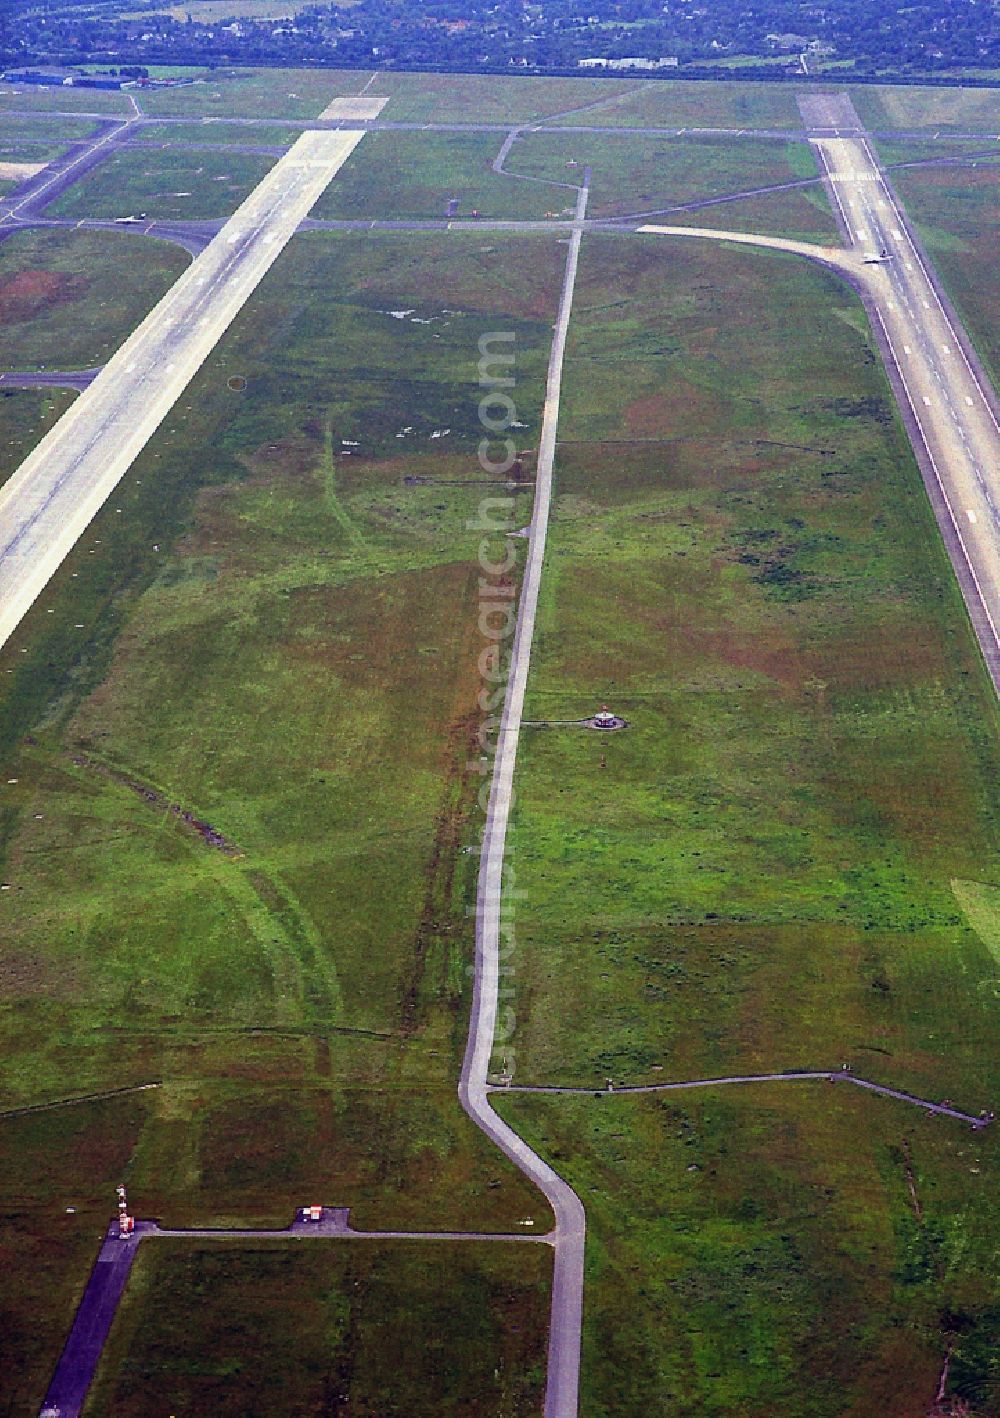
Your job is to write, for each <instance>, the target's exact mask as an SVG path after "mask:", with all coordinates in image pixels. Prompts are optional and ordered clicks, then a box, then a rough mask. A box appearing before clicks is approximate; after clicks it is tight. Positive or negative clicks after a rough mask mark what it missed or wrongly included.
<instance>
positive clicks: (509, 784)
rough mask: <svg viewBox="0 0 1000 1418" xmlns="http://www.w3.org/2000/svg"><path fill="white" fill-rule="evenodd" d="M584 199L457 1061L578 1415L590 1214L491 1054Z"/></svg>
mask: <svg viewBox="0 0 1000 1418" xmlns="http://www.w3.org/2000/svg"><path fill="white" fill-rule="evenodd" d="M586 208H587V187H586V179H585V185H584V187H583V188H582V189H581V190H580V192H579V194H578V199H577V205H576V220H575V222H574V226H573V234H572V236H571V237H570V244H569V252H568V255H567V258H566V269H565V275H564V277H563V287H562V295H561V297H560V300H559V313H558V316H557V317H556V326H555V335H554V337H553V340H552V352H551V355H550V357H549V370H548V379H547V382H546V386H545V407H544V411H543V414H542V430H541V435H540V438H539V445H538V463H537V474H536V481H535V503H534V510H533V512H532V518H531V527H530V532H529V542H528V561H527V565H526V567H525V572H524V580H523V584H522V586H521V596H520V601H519V603H518V613H517V628H516V631H515V634H514V647H513V650H512V652H511V664H510V678H509V680H508V682H507V694H506V697H505V700H504V707H503V715H502V718H501V722H500V729H499V733H498V735H497V750H496V759H495V762H494V767H493V784H492V789H491V792H490V801H489V807H488V809H487V814H486V827H485V830H484V832H483V847H482V853H481V855H480V863H479V887H478V892H477V897H476V972H475V980H474V984H473V996H472V1018H471V1021H470V1025H469V1043H468V1047H467V1049H466V1053H465V1059H464V1062H463V1064H462V1077H461V1082H460V1084H459V1090H458V1091H459V1097H460V1098H461V1100H462V1106H463V1108H464V1109H465V1111H466V1112H467V1113H468V1114H469V1116H470V1117H471V1118H472V1120H473V1121H474V1122H475V1123H476V1124H477V1125H478V1126H479V1127H480V1128H482V1130H483V1132H484V1133H485V1134H486V1136H487V1137H489V1138H490V1139H491V1140H492V1141H493V1142H495V1143H496V1145H497V1146H498V1147H499V1148H500V1149H501V1151H503V1152H505V1153H506V1154H507V1156H508V1157H509V1158H510V1159H511V1161H513V1162H514V1163H515V1164H516V1165H517V1166H518V1167H519V1168H520V1169H521V1171H522V1172H523V1173H524V1174H525V1176H527V1177H530V1178H531V1180H532V1181H533V1182H534V1183H535V1185H536V1186H538V1187H539V1188H540V1189H541V1191H543V1192H544V1194H545V1196H546V1197H547V1198H548V1201H549V1204H550V1205H551V1207H552V1210H553V1212H554V1213H555V1219H556V1224H555V1231H554V1232H553V1233H552V1240H553V1244H554V1248H555V1257H554V1264H553V1271H552V1308H551V1320H550V1325H549V1359H548V1373H547V1380H546V1390H545V1418H576V1413H577V1406H578V1395H579V1386H580V1341H581V1331H582V1325H583V1252H584V1242H585V1239H586V1216H585V1214H584V1210H583V1204H582V1202H581V1201H580V1198H579V1197H578V1196H577V1194H576V1192H575V1191H574V1190H573V1188H572V1187H571V1186H569V1184H568V1183H567V1182H565V1181H563V1179H562V1177H560V1176H559V1174H558V1173H557V1172H554V1171H553V1170H552V1168H551V1167H550V1166H549V1165H548V1163H547V1162H543V1161H542V1159H541V1158H540V1157H539V1156H538V1154H537V1153H536V1152H533V1151H532V1149H531V1148H530V1147H529V1146H528V1144H527V1143H526V1142H525V1141H524V1140H523V1139H522V1138H520V1137H518V1135H517V1133H516V1132H514V1130H513V1128H511V1127H508V1125H507V1124H506V1123H505V1122H504V1121H503V1119H502V1118H501V1117H499V1116H498V1114H497V1113H495V1112H494V1111H493V1107H492V1105H491V1103H490V1096H489V1082H488V1077H489V1067H490V1056H491V1055H492V1053H493V1041H494V1038H495V1036H496V1024H497V1007H498V996H499V986H500V935H501V929H502V924H501V912H502V909H503V899H502V890H503V869H504V853H505V850H506V841H507V820H508V817H509V814H510V805H511V796H512V793H513V781H514V763H515V760H516V758H517V744H518V737H519V733H520V728H521V716H522V712H523V708H524V692H525V687H526V685H527V680H528V664H529V661H530V659H531V641H532V637H533V635H534V632H535V612H536V610H537V607H538V588H539V584H540V582H541V576H542V563H543V560H544V557H545V537H546V532H547V530H548V521H549V504H550V500H551V495H552V466H553V462H554V460H555V451H556V430H557V428H558V424H559V395H560V390H561V386H562V367H563V356H564V353H565V349H566V333H567V330H568V329H569V317H570V311H571V310H572V307H573V290H574V287H575V285H576V269H577V263H578V260H579V255H580V241H581V238H582V236H583V219H584V215H585V213H586Z"/></svg>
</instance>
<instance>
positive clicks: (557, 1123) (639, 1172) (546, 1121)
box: [500, 1083, 1000, 1418]
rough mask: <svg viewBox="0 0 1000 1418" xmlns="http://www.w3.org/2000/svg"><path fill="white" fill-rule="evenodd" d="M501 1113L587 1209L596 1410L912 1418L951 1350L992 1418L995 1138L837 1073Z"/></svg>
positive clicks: (960, 1374)
mask: <svg viewBox="0 0 1000 1418" xmlns="http://www.w3.org/2000/svg"><path fill="white" fill-rule="evenodd" d="M500 1106H501V1108H502V1111H503V1114H504V1116H505V1117H507V1118H508V1119H509V1120H510V1121H511V1122H512V1123H513V1124H514V1126H515V1127H517V1128H518V1130H520V1131H523V1132H524V1133H525V1135H526V1136H527V1137H528V1138H529V1140H531V1141H532V1142H533V1143H535V1144H536V1145H538V1146H539V1147H541V1149H542V1151H543V1152H544V1154H545V1155H546V1156H549V1157H553V1158H555V1159H556V1165H557V1166H558V1168H559V1170H560V1172H562V1173H563V1175H564V1176H566V1177H567V1178H568V1179H569V1180H570V1181H571V1182H572V1183H573V1185H574V1186H575V1187H576V1188H577V1190H578V1192H579V1194H580V1195H581V1197H582V1198H583V1200H584V1203H585V1205H586V1207H587V1228H588V1229H587V1292H586V1293H587V1302H586V1306H585V1311H584V1364H583V1375H582V1385H583V1398H582V1411H583V1412H584V1413H586V1414H587V1415H588V1418H624V1415H633V1414H635V1415H638V1414H647V1413H664V1414H670V1415H672V1418H673V1415H676V1418H731V1415H733V1414H740V1415H741V1418H774V1415H779V1414H780V1415H781V1418H841V1416H842V1415H844V1414H851V1415H857V1418H862V1416H864V1418H868V1415H871V1414H876V1413H877V1414H879V1415H880V1418H910V1415H913V1414H925V1413H929V1412H931V1411H933V1409H932V1404H933V1399H934V1396H935V1393H936V1391H937V1385H938V1379H939V1375H940V1373H941V1370H942V1367H943V1364H944V1358H945V1353H946V1351H947V1350H948V1349H949V1348H953V1350H954V1352H953V1357H952V1363H951V1369H950V1376H949V1383H948V1393H949V1395H950V1396H951V1397H952V1398H955V1399H957V1398H963V1399H964V1400H965V1401H967V1402H968V1403H969V1404H970V1408H969V1410H967V1411H969V1412H971V1413H974V1414H976V1415H977V1418H988V1415H993V1414H995V1413H996V1412H997V1403H996V1382H997V1370H996V1350H995V1347H993V1345H994V1343H995V1337H996V1332H997V1322H998V1318H1000V1296H998V1295H997V1293H996V1290H995V1258H996V1250H997V1244H998V1241H1000V1236H998V1232H997V1216H996V1208H995V1207H994V1206H993V1205H992V1202H991V1195H992V1193H991V1181H990V1179H991V1177H995V1174H996V1173H995V1158H996V1148H997V1142H996V1135H995V1134H994V1133H989V1132H987V1133H983V1134H977V1135H975V1136H972V1135H970V1134H969V1133H968V1132H966V1131H965V1130H960V1129H958V1128H956V1127H955V1126H954V1125H952V1124H944V1125H943V1126H942V1121H943V1120H941V1119H926V1118H924V1117H922V1116H921V1115H920V1114H919V1113H917V1114H908V1113H907V1112H906V1111H905V1110H901V1108H900V1105H896V1104H893V1103H890V1102H889V1101H888V1100H885V1099H876V1098H869V1097H865V1096H862V1095H860V1094H859V1093H858V1092H856V1091H855V1090H848V1089H847V1088H845V1087H843V1086H831V1085H830V1084H826V1083H814V1084H805V1083H788V1084H779V1085H770V1086H768V1085H760V1086H748V1087H744V1088H730V1089H714V1090H707V1091H704V1092H697V1093H682V1094H671V1095H667V1096H665V1097H663V1098H662V1099H654V1098H645V1099H641V1100H639V1099H624V1098H622V1097H618V1098H615V1099H611V1098H602V1097H598V1098H590V1099H587V1098H582V1099H552V1098H527V1097H524V1096H520V1097H517V1096H511V1097H504V1098H503V1099H502V1100H501V1103H500ZM910 1180H912V1183H913V1191H912V1192H911V1190H910ZM914 1197H915V1198H916V1202H915V1203H914ZM956 1411H958V1410H956ZM963 1411H964V1410H963Z"/></svg>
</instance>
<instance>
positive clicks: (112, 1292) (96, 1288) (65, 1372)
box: [41, 1220, 138, 1418]
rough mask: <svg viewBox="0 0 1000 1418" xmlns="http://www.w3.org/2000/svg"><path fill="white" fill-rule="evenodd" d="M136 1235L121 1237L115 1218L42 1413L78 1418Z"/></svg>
mask: <svg viewBox="0 0 1000 1418" xmlns="http://www.w3.org/2000/svg"><path fill="white" fill-rule="evenodd" d="M137 1249H138V1248H137V1246H136V1244H135V1242H134V1241H128V1240H124V1241H123V1240H122V1239H121V1237H120V1236H119V1234H118V1222H117V1220H116V1221H113V1222H112V1223H111V1226H110V1227H109V1228H108V1233H107V1235H106V1237H105V1239H104V1244H103V1245H102V1246H101V1249H100V1252H99V1254H98V1257H97V1260H96V1262H95V1264H94V1268H93V1270H92V1271H91V1272H90V1279H89V1280H88V1281H87V1288H86V1290H85V1291H84V1292H83V1299H82V1300H81V1301H80V1305H79V1308H78V1309H77V1312H76V1316H75V1318H74V1320H73V1326H72V1328H71V1329H70V1332H69V1338H68V1339H67V1341H66V1346H65V1348H64V1349H63V1352H62V1354H61V1355H60V1356H59V1363H58V1364H57V1365H56V1371H55V1373H54V1374H53V1376H52V1382H51V1383H50V1384H49V1388H48V1392H47V1393H46V1395H45V1402H44V1403H43V1404H42V1410H41V1418H78V1414H79V1412H80V1410H81V1409H82V1407H83V1404H84V1400H85V1399H86V1397H87V1390H88V1389H89V1388H90V1385H91V1382H92V1381H93V1377H94V1372H95V1370H96V1368H97V1362H98V1360H99V1359H100V1357H101V1351H102V1349H103V1348H104V1344H105V1341H106V1340H107V1337H108V1334H109V1332H110V1330H111V1322H112V1320H113V1319H114V1317H115V1311H116V1310H117V1308H118V1302H119V1300H120V1299H121V1297H122V1292H123V1291H124V1289H125V1285H126V1282H127V1281H128V1277H129V1271H130V1270H131V1269H132V1263H133V1261H134V1260H135V1257H136V1251H137Z"/></svg>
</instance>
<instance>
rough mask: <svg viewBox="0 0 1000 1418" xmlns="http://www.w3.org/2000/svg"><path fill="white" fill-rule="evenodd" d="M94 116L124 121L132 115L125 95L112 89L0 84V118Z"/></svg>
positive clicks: (130, 106)
mask: <svg viewBox="0 0 1000 1418" xmlns="http://www.w3.org/2000/svg"><path fill="white" fill-rule="evenodd" d="M8 110H10V111H11V112H15V111H16V112H17V113H19V114H20V113H24V112H26V111H28V110H31V111H32V112H35V113H95V114H102V115H108V116H115V115H117V116H121V117H125V116H127V115H128V114H130V113H131V112H132V105H131V104H130V103H129V101H128V96H127V94H123V93H120V92H117V93H116V92H115V91H114V90H113V89H77V88H73V87H63V86H62V85H59V86H57V87H56V88H46V87H43V86H41V85H35V84H0V114H4V113H6V112H7V111H8Z"/></svg>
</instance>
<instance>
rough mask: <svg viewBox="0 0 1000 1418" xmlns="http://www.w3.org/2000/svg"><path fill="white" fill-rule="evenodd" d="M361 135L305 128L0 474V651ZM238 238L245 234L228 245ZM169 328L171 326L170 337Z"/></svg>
mask: <svg viewBox="0 0 1000 1418" xmlns="http://www.w3.org/2000/svg"><path fill="white" fill-rule="evenodd" d="M363 137H364V132H363V130H350V131H347V130H337V131H330V130H323V131H315V130H314V131H311V132H306V133H303V134H302V136H301V137H300V138H298V139H297V140H296V142H295V144H294V145H293V146H292V147H291V148H290V149H289V151H288V152H287V153H286V154H285V156H284V157H282V158H280V159H279V160H278V162H277V163H276V164H275V165H274V167H273V168H272V169H271V170H270V172H269V173H268V174H267V176H266V177H265V178H264V179H263V181H262V182H261V183H260V184H259V185H258V186H257V187H256V188H255V189H254V190H253V192H251V193H250V195H249V196H248V197H247V199H246V200H245V201H244V202H243V203H242V204H241V206H240V207H239V208H238V209H237V211H236V212H235V213H234V214H233V216H232V217H230V219H229V221H228V222H227V223H226V224H225V226H223V228H222V230H221V231H220V232H219V233H218V235H217V236H215V237H214V238H213V239H212V241H210V242H209V244H208V245H207V246H206V247H205V249H204V251H202V252H201V253H200V254H199V255H198V256H196V257H195V259H194V261H193V262H192V264H191V265H190V266H189V267H188V268H187V270H186V271H185V272H184V274H183V275H182V276H181V277H180V278H179V279H178V280H177V281H175V282H174V284H173V285H172V286H171V287H170V289H169V290H168V291H167V293H166V295H164V296H163V298H162V300H160V301H159V303H158V304H157V305H156V306H154V308H153V309H152V310H151V311H150V313H149V314H148V315H147V316H146V318H145V320H143V321H142V323H141V324H140V325H139V326H138V328H137V329H136V330H134V331H133V333H132V334H131V335H130V336H129V337H128V339H127V340H126V341H125V342H124V344H123V345H122V346H121V347H120V348H119V349H118V350H117V352H116V353H115V354H114V355H113V356H112V357H111V359H110V360H109V361H108V363H107V364H106V365H105V366H104V368H103V370H102V371H101V373H100V374H99V375H98V376H97V377H96V378H95V379H94V380H93V381H92V383H91V384H90V385H89V386H88V387H87V388H86V389H85V390H84V392H83V393H82V394H81V395H80V396H79V398H78V399H77V400H76V401H75V403H73V404H72V405H71V406H70V408H69V409H68V410H67V411H66V413H65V414H63V416H62V418H61V419H60V420H59V421H58V423H56V424H55V426H54V427H53V428H52V429H50V431H49V432H48V433H47V434H46V436H45V437H44V438H43V439H42V440H41V442H40V443H39V444H38V445H37V446H36V447H35V448H34V449H33V450H32V452H31V453H29V455H28V457H27V458H25V460H24V461H23V462H22V463H21V465H20V467H19V468H18V469H17V471H16V472H15V473H14V474H13V475H12V476H11V477H10V478H9V479H8V481H7V483H6V485H5V486H4V488H3V489H2V491H0V645H3V644H5V643H6V641H7V639H8V638H9V637H10V635H11V634H12V632H13V631H14V629H15V628H16V626H17V625H18V624H19V623H20V621H21V620H22V618H23V617H24V616H25V614H26V613H27V611H28V609H29V608H30V607H31V606H32V605H33V604H34V602H35V600H36V599H37V598H38V596H39V595H40V594H41V592H42V590H43V589H44V588H45V586H46V585H47V584H48V581H49V580H50V578H51V577H52V576H53V574H54V573H55V571H56V570H57V568H58V567H59V566H60V564H61V563H62V562H63V560H64V559H65V558H66V556H68V554H69V552H70V551H71V550H72V549H73V547H74V546H75V545H76V542H77V540H78V539H79V537H80V536H81V535H82V533H83V532H84V531H85V530H86V528H87V527H88V526H89V524H90V523H91V521H92V520H93V518H94V517H95V516H96V515H97V513H98V512H99V511H100V509H101V508H102V507H103V505H104V503H105V502H106V500H107V498H108V497H109V496H110V494H111V493H112V491H113V490H114V488H115V487H116V486H117V484H118V483H119V481H120V480H121V478H122V477H123V476H124V475H125V473H126V472H127V471H128V469H129V468H130V467H131V465H132V463H133V462H134V461H135V459H136V458H137V457H138V456H139V454H140V453H141V452H142V450H143V448H144V447H145V446H146V444H147V443H148V442H149V440H150V438H152V436H153V435H154V433H155V432H156V430H157V429H158V428H159V426H160V424H161V423H162V422H163V420H164V419H165V418H166V417H167V415H168V414H169V412H170V410H171V409H172V408H173V406H174V404H175V403H176V401H177V399H178V398H179V397H180V395H181V394H182V393H183V391H184V389H185V388H186V387H187V385H188V384H189V382H190V381H191V379H192V378H193V377H194V375H195V374H196V373H197V371H198V370H199V369H200V368H201V366H202V364H203V363H204V361H205V360H206V359H207V357H208V356H209V355H210V354H211V352H212V350H213V349H214V348H215V346H216V345H217V343H218V342H219V340H220V339H221V337H222V335H223V334H224V332H225V331H226V330H227V329H228V327H229V325H230V324H231V323H232V322H233V320H235V318H236V316H237V315H238V314H239V312H240V310H241V309H242V307H243V305H244V303H245V301H246V299H247V297H248V296H249V295H250V292H251V291H252V290H253V289H255V288H256V286H257V285H258V284H259V282H260V281H261V280H262V279H263V278H264V276H265V274H266V273H267V271H268V270H269V269H270V267H271V266H272V265H273V263H274V262H275V261H276V260H277V258H278V256H279V255H280V253H281V251H282V249H283V248H284V246H285V245H286V244H287V242H288V241H289V240H290V239H291V237H292V235H293V234H294V232H295V230H296V228H297V227H298V225H299V223H300V221H302V219H303V218H304V217H306V216H307V215H308V213H309V211H310V210H311V209H312V207H313V206H314V205H315V203H316V201H317V199H318V198H319V197H320V196H321V194H322V193H323V191H324V190H325V188H326V187H327V185H328V183H329V182H330V181H331V179H332V178H333V177H334V175H335V174H336V173H337V171H338V170H339V168H340V167H341V166H342V165H343V163H344V162H345V161H346V160H347V158H348V157H349V156H350V154H351V153H352V152H353V151H354V149H355V148H356V147H357V145H358V143H359V142H360V141H361V139H362V138H363ZM303 159H305V161H303ZM265 228H266V231H265ZM268 233H270V234H271V235H272V236H273V238H274V239H273V240H272V241H271V242H265V241H264V236H265V235H267V234H268ZM234 235H235V236H237V237H240V236H242V238H243V241H242V245H240V246H239V248H238V249H236V250H234V249H233V245H232V244H231V242H230V237H232V236H234ZM237 271H238V272H239V274H238V275H235V274H234V273H235V272H237ZM199 317H200V318H199ZM206 320H207V322H208V323H207V325H206V324H205V323H203V322H204V321H206ZM168 321H173V322H174V323H175V324H176V328H174V329H169V331H168ZM168 353H169V356H170V361H171V362H170V364H169V365H165V358H164V357H165V356H166V355H167V354H168ZM166 373H169V374H170V375H171V377H170V378H169V379H167V378H164V377H163V375H164V374H166ZM140 385H144V386H145V388H144V389H143V396H142V398H141V399H139V398H137V397H136V393H137V390H138V388H139V386H140ZM116 421H117V423H118V426H117V427H116V426H115V425H116Z"/></svg>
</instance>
